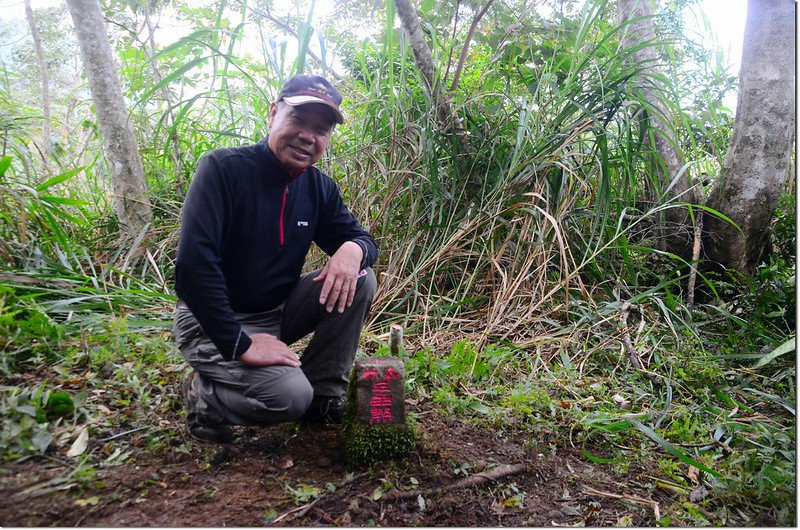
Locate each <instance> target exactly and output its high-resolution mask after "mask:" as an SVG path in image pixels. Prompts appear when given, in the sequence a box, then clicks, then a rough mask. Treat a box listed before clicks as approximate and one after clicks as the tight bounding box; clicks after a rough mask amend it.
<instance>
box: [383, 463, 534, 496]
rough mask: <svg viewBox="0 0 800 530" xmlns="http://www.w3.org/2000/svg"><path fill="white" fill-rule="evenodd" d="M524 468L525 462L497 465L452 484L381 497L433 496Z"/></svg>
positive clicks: (496, 478)
mask: <svg viewBox="0 0 800 530" xmlns="http://www.w3.org/2000/svg"><path fill="white" fill-rule="evenodd" d="M526 469H528V466H527V465H526V464H513V465H505V466H499V467H496V468H494V469H492V470H490V471H485V472H483V473H476V474H475V475H472V476H471V477H467V478H465V479H461V480H459V481H458V482H453V483H452V484H447V485H445V486H437V487H435V488H428V489H425V490H411V491H390V492H389V493H387V494H386V495H384V496H383V497H382V499H384V500H387V501H397V500H403V499H416V498H417V497H418V496H420V495H422V496H423V497H434V496H436V495H440V494H442V493H445V492H447V491H453V490H457V489H461V488H465V487H467V486H480V485H481V484H485V483H487V482H489V481H497V480H500V479H501V478H503V477H507V476H509V475H517V474H519V473H522V472H523V471H525V470H526Z"/></svg>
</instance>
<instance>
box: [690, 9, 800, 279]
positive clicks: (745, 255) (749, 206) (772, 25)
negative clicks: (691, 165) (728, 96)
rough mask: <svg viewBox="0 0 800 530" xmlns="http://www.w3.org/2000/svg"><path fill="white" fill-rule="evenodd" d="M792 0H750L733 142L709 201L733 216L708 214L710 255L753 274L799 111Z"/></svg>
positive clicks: (783, 180) (784, 174) (786, 168)
mask: <svg viewBox="0 0 800 530" xmlns="http://www.w3.org/2000/svg"><path fill="white" fill-rule="evenodd" d="M794 24H795V3H794V2H793V1H792V0H749V1H748V3H747V22H746V23H745V31H744V45H743V47H742V65H741V70H740V73H739V99H738V102H737V105H736V121H735V122H734V127H733V137H732V139H731V145H730V147H729V148H728V152H727V154H726V156H725V160H724V162H723V164H722V169H721V171H720V175H719V178H718V179H717V182H716V184H715V186H714V188H713V190H712V191H711V193H710V195H709V198H708V206H709V207H711V208H713V209H715V210H717V211H719V212H721V213H723V214H725V215H726V216H727V217H729V218H730V219H731V220H733V221H734V222H735V223H736V224H737V225H738V226H739V228H741V232H740V231H739V230H738V229H737V228H736V227H734V226H731V225H730V224H729V223H727V222H725V221H723V220H721V219H719V218H717V217H715V216H712V215H706V221H705V225H706V230H705V235H704V238H703V248H704V249H705V252H706V255H707V257H708V258H709V259H711V260H713V261H715V262H717V263H719V264H721V265H723V266H724V267H727V268H732V269H736V270H738V271H741V272H744V273H746V274H752V273H753V272H754V271H755V268H756V267H757V266H758V265H759V263H760V262H761V260H762V256H763V251H764V248H765V245H766V244H767V242H768V240H769V225H770V222H771V220H772V217H773V215H774V214H775V208H776V206H777V202H778V199H779V198H780V195H781V192H782V190H783V188H784V185H785V184H786V180H787V178H788V177H789V173H790V164H791V161H792V144H793V135H794V130H795V129H794V116H795V108H794V102H795V75H796V74H795V25H794Z"/></svg>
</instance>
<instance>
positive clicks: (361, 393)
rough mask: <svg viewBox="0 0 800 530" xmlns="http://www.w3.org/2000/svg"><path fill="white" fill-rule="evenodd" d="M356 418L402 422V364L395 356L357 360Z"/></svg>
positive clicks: (371, 422) (377, 422)
mask: <svg viewBox="0 0 800 530" xmlns="http://www.w3.org/2000/svg"><path fill="white" fill-rule="evenodd" d="M354 375H355V380H356V381H355V382H356V421H357V422H358V423H361V424H364V425H373V426H380V425H402V424H404V423H405V421H406V404H405V399H406V395H405V367H404V366H403V361H401V360H400V359H398V358H397V357H373V358H369V359H357V360H356V364H355V373H354Z"/></svg>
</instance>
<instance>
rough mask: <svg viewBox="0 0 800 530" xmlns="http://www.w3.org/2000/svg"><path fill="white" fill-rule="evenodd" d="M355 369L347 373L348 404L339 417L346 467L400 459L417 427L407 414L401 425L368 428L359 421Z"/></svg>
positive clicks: (412, 442)
mask: <svg viewBox="0 0 800 530" xmlns="http://www.w3.org/2000/svg"><path fill="white" fill-rule="evenodd" d="M355 377H356V374H355V370H353V372H351V373H350V385H349V388H348V393H347V404H346V406H345V412H344V417H343V418H342V447H343V449H344V456H345V460H346V461H347V464H348V465H351V466H358V465H372V464H374V463H376V462H382V461H388V460H392V459H401V458H404V457H406V456H408V454H409V453H410V452H411V450H412V449H414V447H415V446H416V443H417V424H416V422H415V421H414V419H413V418H412V417H411V416H410V415H409V414H406V420H405V423H403V424H387V425H384V424H374V425H367V424H364V423H361V422H360V421H358V417H357V403H356V386H357V385H356V381H355Z"/></svg>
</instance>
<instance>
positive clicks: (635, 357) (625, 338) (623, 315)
mask: <svg viewBox="0 0 800 530" xmlns="http://www.w3.org/2000/svg"><path fill="white" fill-rule="evenodd" d="M630 310H631V304H630V303H628V302H625V303H624V304H622V309H621V310H620V313H619V319H620V322H621V323H622V344H623V346H625V352H626V353H627V354H628V361H629V362H630V363H631V366H633V367H634V368H635V369H637V370H639V371H640V372H641V373H642V375H644V377H645V379H647V380H649V381H651V382H652V383H653V384H654V385H656V386H657V387H660V386H661V381H659V380H658V377H659V376H658V374H654V373H653V372H649V371H648V370H647V367H646V366H645V364H644V363H643V362H642V358H641V357H640V356H639V352H637V351H636V348H635V347H634V346H633V341H632V340H631V335H630V333H629V332H628V314H629V313H630Z"/></svg>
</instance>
